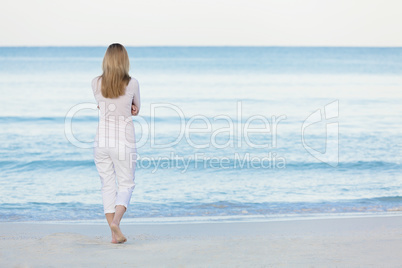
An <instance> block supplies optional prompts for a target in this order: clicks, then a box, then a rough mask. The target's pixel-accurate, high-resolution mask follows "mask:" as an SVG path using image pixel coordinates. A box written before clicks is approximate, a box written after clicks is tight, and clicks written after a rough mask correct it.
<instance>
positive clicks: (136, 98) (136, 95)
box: [131, 80, 141, 115]
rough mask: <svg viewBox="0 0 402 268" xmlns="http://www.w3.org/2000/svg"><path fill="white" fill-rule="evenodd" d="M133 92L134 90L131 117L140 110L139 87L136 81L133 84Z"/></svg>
mask: <svg viewBox="0 0 402 268" xmlns="http://www.w3.org/2000/svg"><path fill="white" fill-rule="evenodd" d="M135 84H136V85H135V90H134V97H133V102H132V105H131V114H132V115H138V113H139V112H140V108H141V99H140V85H139V84H138V81H137V80H136V82H135Z"/></svg>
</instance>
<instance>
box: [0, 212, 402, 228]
mask: <svg viewBox="0 0 402 268" xmlns="http://www.w3.org/2000/svg"><path fill="white" fill-rule="evenodd" d="M399 216H402V211H387V212H346V213H312V214H307V213H306V214H278V215H230V216H227V215H225V216H188V217H181V216H177V217H176V216H171V217H139V218H125V217H123V219H122V224H124V225H137V224H140V225H141V224H156V225H158V224H181V223H183V224H197V223H237V222H278V221H301V220H325V219H352V218H367V217H369V218H371V217H374V218H375V217H399ZM2 223H16V224H84V225H88V224H90V225H91V224H93V225H103V224H105V219H104V218H102V219H92V220H53V221H47V220H43V221H40V220H39V221H0V225H1V224H2Z"/></svg>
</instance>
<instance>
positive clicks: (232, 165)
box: [0, 155, 402, 172]
mask: <svg viewBox="0 0 402 268" xmlns="http://www.w3.org/2000/svg"><path fill="white" fill-rule="evenodd" d="M240 157H243V156H241V155H240ZM216 159H218V160H219V157H215V158H213V159H205V160H199V159H194V158H193V157H188V158H186V157H183V158H177V159H167V158H166V157H157V156H156V157H151V156H149V157H140V158H138V159H137V168H138V169H152V170H154V169H177V170H183V169H211V170H226V169H236V170H241V169H259V170H261V169H276V170H322V171H324V170H329V171H333V170H337V171H340V172H343V171H344V172H347V171H352V170H381V171H384V170H387V171H396V170H401V169H402V165H401V164H399V163H394V162H385V161H357V162H340V163H339V164H338V166H337V167H335V168H334V167H332V166H330V165H328V164H326V163H317V162H290V163H286V162H283V163H279V162H274V160H272V159H271V160H269V159H268V158H267V159H266V160H264V161H261V162H257V161H256V159H253V158H249V159H247V158H239V159H236V158H229V157H224V159H225V160H224V161H221V162H219V161H218V160H216ZM222 159H223V158H222ZM94 166H95V164H94V161H93V159H87V160H54V159H46V160H32V161H21V160H20V161H7V160H6V161H0V168H1V169H2V170H3V171H32V170H39V169H40V170H47V169H49V170H52V171H56V170H64V169H68V168H77V169H80V168H81V169H82V168H84V169H85V168H89V167H94Z"/></svg>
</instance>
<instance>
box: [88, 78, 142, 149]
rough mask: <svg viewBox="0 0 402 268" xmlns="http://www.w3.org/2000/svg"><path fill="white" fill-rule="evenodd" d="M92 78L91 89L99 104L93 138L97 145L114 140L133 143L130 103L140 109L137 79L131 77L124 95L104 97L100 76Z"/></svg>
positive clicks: (110, 143) (112, 142)
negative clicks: (97, 120) (97, 122)
mask: <svg viewBox="0 0 402 268" xmlns="http://www.w3.org/2000/svg"><path fill="white" fill-rule="evenodd" d="M98 78H99V77H95V78H94V79H93V80H92V90H93V93H94V96H95V99H96V102H97V103H98V106H99V124H98V130H97V133H96V138H95V140H96V141H97V142H98V145H99V146H113V144H115V141H116V140H117V141H119V142H123V143H125V144H127V143H129V144H133V146H134V143H135V137H134V124H133V120H132V118H131V105H132V104H134V105H135V106H137V107H138V110H140V106H141V103H140V88H139V84H138V81H137V80H136V79H135V78H133V77H132V78H131V80H130V82H129V83H128V85H127V87H126V92H125V94H124V95H122V96H120V97H118V98H115V99H110V98H105V97H103V95H102V92H101V83H102V78H99V79H98Z"/></svg>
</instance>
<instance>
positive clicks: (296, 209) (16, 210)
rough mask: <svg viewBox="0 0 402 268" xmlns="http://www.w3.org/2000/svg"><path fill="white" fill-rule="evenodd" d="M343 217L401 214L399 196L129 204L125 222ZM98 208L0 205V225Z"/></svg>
mask: <svg viewBox="0 0 402 268" xmlns="http://www.w3.org/2000/svg"><path fill="white" fill-rule="evenodd" d="M339 213H341V214H347V213H402V196H384V197H373V198H366V199H355V200H339V201H337V202H325V201H324V202H281V203H279V202H264V203H238V202H228V201H219V202H211V203H199V202H171V203H158V204H156V203H145V202H144V203H140V202H132V203H131V209H130V210H128V211H127V213H126V215H125V217H126V218H133V219H135V218H161V217H162V218H163V217H166V218H169V217H187V218H191V217H211V216H265V217H277V216H279V215H290V216H291V215H300V216H302V215H320V214H339ZM103 217H104V215H103V208H102V205H101V201H100V202H99V204H86V203H83V202H70V203H68V202H60V203H57V202H49V203H47V202H27V203H17V204H12V203H3V204H0V221H60V220H96V219H103Z"/></svg>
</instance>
